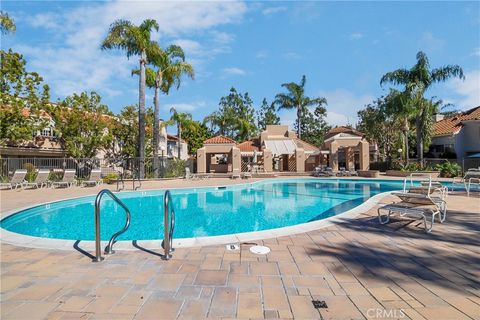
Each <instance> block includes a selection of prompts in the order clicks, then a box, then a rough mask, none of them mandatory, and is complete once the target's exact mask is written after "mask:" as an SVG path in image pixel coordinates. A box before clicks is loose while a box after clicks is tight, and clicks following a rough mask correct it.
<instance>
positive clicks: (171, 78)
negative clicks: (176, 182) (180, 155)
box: [133, 45, 195, 174]
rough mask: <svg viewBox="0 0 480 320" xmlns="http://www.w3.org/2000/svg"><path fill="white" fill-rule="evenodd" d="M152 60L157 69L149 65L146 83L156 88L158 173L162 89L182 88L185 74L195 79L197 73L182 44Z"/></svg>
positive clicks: (155, 160) (155, 162)
mask: <svg viewBox="0 0 480 320" xmlns="http://www.w3.org/2000/svg"><path fill="white" fill-rule="evenodd" d="M150 62H151V64H152V65H153V66H155V67H156V68H155V70H154V69H152V68H149V67H147V68H146V70H145V73H146V84H147V86H148V87H149V88H154V89H155V94H154V98H153V104H154V111H153V139H152V146H153V148H152V149H153V171H154V173H155V174H157V173H158V166H159V161H158V136H159V134H160V127H159V113H160V91H161V92H163V93H164V94H167V95H168V93H169V92H170V89H171V88H172V86H176V88H177V89H178V88H180V84H181V78H182V76H183V75H187V76H189V77H190V78H191V79H194V77H195V73H194V71H193V66H192V65H191V64H189V63H187V62H185V53H184V51H183V49H182V48H181V47H180V46H177V45H171V46H169V47H167V49H165V50H162V49H161V48H159V50H158V51H157V52H156V54H155V55H154V56H152V57H151V58H150ZM133 73H135V74H139V73H140V70H138V69H137V70H134V71H133Z"/></svg>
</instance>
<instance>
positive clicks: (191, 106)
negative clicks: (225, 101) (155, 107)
mask: <svg viewBox="0 0 480 320" xmlns="http://www.w3.org/2000/svg"><path fill="white" fill-rule="evenodd" d="M204 106H205V102H204V101H200V102H196V103H173V104H169V105H167V109H168V110H170V109H171V108H172V107H173V108H175V110H177V111H181V112H193V111H195V110H197V109H199V108H202V107H204Z"/></svg>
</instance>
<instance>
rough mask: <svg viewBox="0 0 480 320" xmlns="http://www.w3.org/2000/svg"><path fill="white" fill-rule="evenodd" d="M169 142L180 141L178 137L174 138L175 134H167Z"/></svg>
mask: <svg viewBox="0 0 480 320" xmlns="http://www.w3.org/2000/svg"><path fill="white" fill-rule="evenodd" d="M167 140H169V141H178V136H174V135H173V134H167ZM180 141H181V142H185V140H184V139H182V140H180Z"/></svg>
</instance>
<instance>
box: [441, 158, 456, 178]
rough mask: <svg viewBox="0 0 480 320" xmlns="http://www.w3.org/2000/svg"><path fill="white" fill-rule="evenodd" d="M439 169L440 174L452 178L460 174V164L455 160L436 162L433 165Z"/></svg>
mask: <svg viewBox="0 0 480 320" xmlns="http://www.w3.org/2000/svg"><path fill="white" fill-rule="evenodd" d="M435 168H436V169H437V170H438V171H440V176H441V177H444V178H453V177H456V176H458V175H459V174H460V170H461V168H460V166H459V165H458V163H456V162H450V161H446V162H444V163H441V164H437V166H436V167H435Z"/></svg>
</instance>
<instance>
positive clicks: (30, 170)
mask: <svg viewBox="0 0 480 320" xmlns="http://www.w3.org/2000/svg"><path fill="white" fill-rule="evenodd" d="M23 169H26V170H27V175H26V176H25V180H27V181H28V182H33V181H35V177H36V176H37V172H36V171H37V170H36V169H37V168H35V166H34V165H33V164H31V163H24V164H23Z"/></svg>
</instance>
